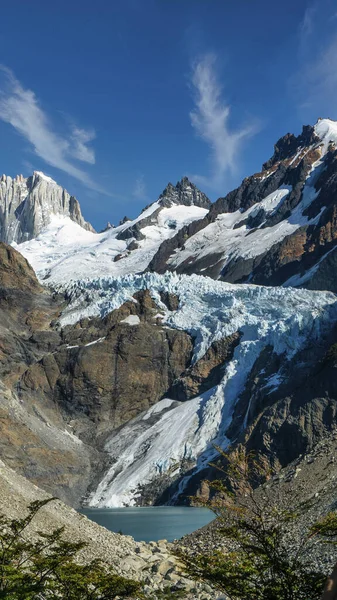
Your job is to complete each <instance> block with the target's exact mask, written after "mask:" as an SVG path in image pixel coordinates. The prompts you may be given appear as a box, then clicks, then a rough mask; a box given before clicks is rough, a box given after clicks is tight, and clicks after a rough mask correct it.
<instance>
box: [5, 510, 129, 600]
mask: <svg viewBox="0 0 337 600" xmlns="http://www.w3.org/2000/svg"><path fill="white" fill-rule="evenodd" d="M50 501H51V500H50V499H48V500H44V501H37V502H32V503H31V504H30V505H29V507H28V514H27V516H26V517H24V518H22V519H12V520H10V519H7V518H6V517H5V516H3V515H1V516H0V599H2V598H6V600H60V599H62V600H113V599H115V598H126V597H131V596H132V597H134V595H135V594H137V593H138V592H139V590H140V584H139V583H138V582H136V581H132V580H129V579H126V578H124V577H121V576H119V575H117V574H116V573H115V572H113V571H112V570H111V568H110V567H108V565H106V564H104V563H102V562H101V561H99V560H93V561H91V562H90V563H87V564H80V563H78V562H76V557H77V555H78V553H79V551H80V550H82V549H83V548H84V547H85V546H86V544H85V543H83V542H68V541H66V540H65V539H64V538H63V532H64V528H59V529H55V530H54V531H52V532H51V533H43V532H38V535H37V537H36V539H34V540H29V536H28V535H27V527H28V526H29V525H30V523H31V522H32V520H33V518H34V517H35V515H36V514H37V512H38V511H39V510H40V509H41V508H42V507H43V506H45V505H46V504H47V503H48V502H50ZM137 597H140V596H139V595H137Z"/></svg>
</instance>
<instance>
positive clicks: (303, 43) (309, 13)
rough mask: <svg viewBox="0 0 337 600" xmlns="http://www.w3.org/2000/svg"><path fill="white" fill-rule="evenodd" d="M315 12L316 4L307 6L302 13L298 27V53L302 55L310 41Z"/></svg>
mask: <svg viewBox="0 0 337 600" xmlns="http://www.w3.org/2000/svg"><path fill="white" fill-rule="evenodd" d="M316 11H317V6H316V4H312V5H310V6H307V8H306V9H305V11H304V15H303V19H302V21H301V22H300V26H299V52H300V54H303V53H305V52H306V49H307V45H308V43H309V41H310V37H311V35H312V33H313V31H314V17H315V13H316Z"/></svg>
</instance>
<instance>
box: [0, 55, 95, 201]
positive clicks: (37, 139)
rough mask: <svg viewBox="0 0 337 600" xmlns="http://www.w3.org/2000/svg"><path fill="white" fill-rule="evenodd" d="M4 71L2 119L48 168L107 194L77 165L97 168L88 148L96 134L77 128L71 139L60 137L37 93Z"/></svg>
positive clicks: (69, 136)
mask: <svg viewBox="0 0 337 600" xmlns="http://www.w3.org/2000/svg"><path fill="white" fill-rule="evenodd" d="M0 71H1V73H2V75H3V80H4V85H3V87H2V89H1V91H0V119H2V120H3V121H5V122H6V123H9V124H10V125H12V126H13V127H14V129H15V130H16V131H17V132H18V133H19V134H21V135H22V136H23V137H24V138H25V139H26V140H27V141H28V142H29V143H30V144H31V145H32V147H33V149H34V152H35V154H36V155H37V156H39V157H40V158H42V159H43V160H44V161H45V162H46V163H47V164H48V165H50V166H52V167H56V168H57V169H60V170H61V171H64V172H65V173H68V175H71V176H72V177H75V178H76V179H78V180H79V181H81V182H82V183H83V184H84V185H86V186H87V187H88V188H90V189H92V190H96V191H99V192H101V193H104V194H106V193H107V192H106V191H105V190H104V189H103V188H101V187H100V186H99V185H97V183H96V182H95V181H94V180H93V179H92V178H91V177H90V175H88V173H86V172H85V171H83V170H82V169H81V168H79V167H78V166H76V164H74V163H73V159H76V160H79V161H82V162H86V163H90V164H94V162H95V154H94V151H93V149H92V148H90V147H89V146H88V145H87V144H88V143H89V142H90V141H92V140H93V139H94V137H95V132H94V131H93V130H85V129H82V128H79V127H76V126H73V127H72V130H71V132H70V133H69V135H67V136H61V135H59V134H58V133H56V132H55V131H54V129H53V126H52V124H51V122H50V119H49V118H48V116H47V114H46V113H45V112H44V111H43V109H42V108H41V106H40V104H39V101H38V99H37V97H36V95H35V93H34V92H33V91H32V90H29V89H25V88H24V87H23V86H22V85H21V83H20V82H19V81H18V80H17V79H16V77H15V76H14V74H13V73H12V71H10V70H9V69H7V68H6V67H4V66H2V65H0Z"/></svg>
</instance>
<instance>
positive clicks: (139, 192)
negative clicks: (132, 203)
mask: <svg viewBox="0 0 337 600" xmlns="http://www.w3.org/2000/svg"><path fill="white" fill-rule="evenodd" d="M132 195H133V197H134V198H137V200H146V184H145V180H144V175H139V177H137V179H136V181H135V185H134V188H133V191H132Z"/></svg>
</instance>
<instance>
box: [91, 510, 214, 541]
mask: <svg viewBox="0 0 337 600" xmlns="http://www.w3.org/2000/svg"><path fill="white" fill-rule="evenodd" d="M80 512H81V513H82V514H84V515H86V516H87V517H88V518H89V519H91V520H92V521H95V522H96V523H98V524H99V525H103V527H106V529H109V530H110V531H115V532H119V533H120V532H121V533H123V534H124V535H132V537H134V538H135V540H136V541H137V542H140V541H143V542H151V541H152V542H157V541H158V540H163V539H165V540H168V541H169V542H172V541H173V540H177V539H179V538H181V537H183V536H184V535H186V534H187V533H192V531H195V530H196V529H199V528H200V527H203V526H204V525H207V523H210V522H211V521H213V519H214V514H213V513H212V511H210V510H208V509H207V508H193V507H188V506H145V507H128V508H83V509H81V511H80Z"/></svg>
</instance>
